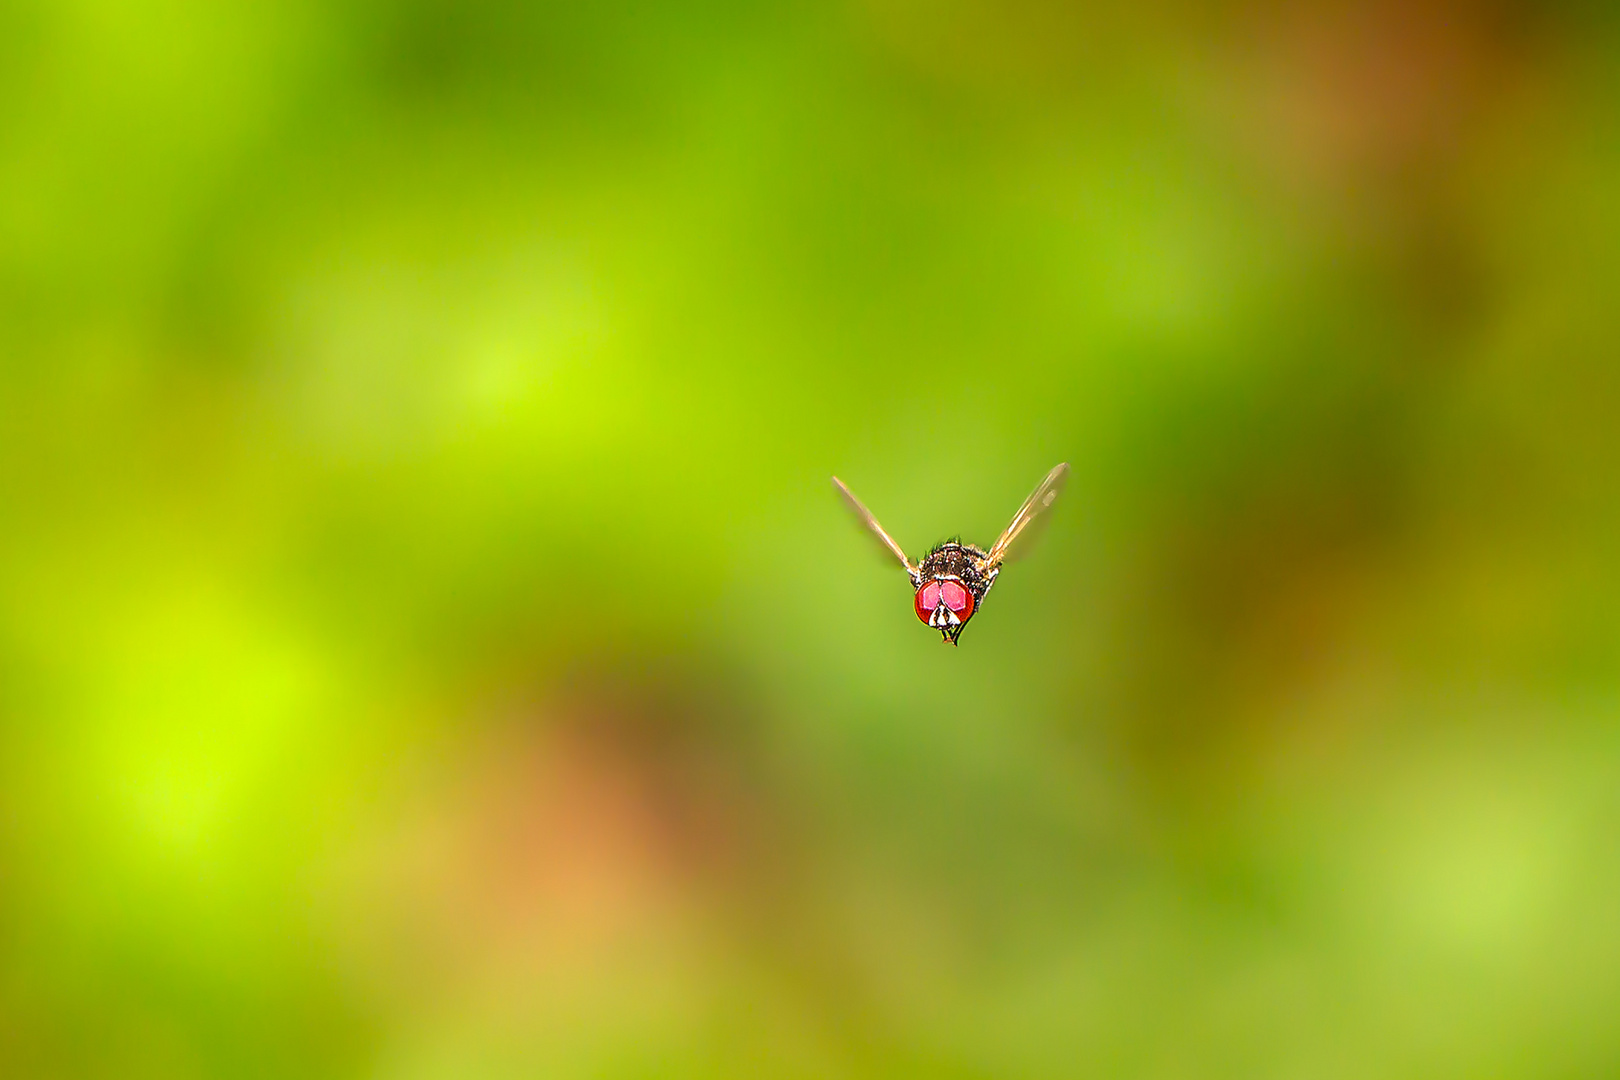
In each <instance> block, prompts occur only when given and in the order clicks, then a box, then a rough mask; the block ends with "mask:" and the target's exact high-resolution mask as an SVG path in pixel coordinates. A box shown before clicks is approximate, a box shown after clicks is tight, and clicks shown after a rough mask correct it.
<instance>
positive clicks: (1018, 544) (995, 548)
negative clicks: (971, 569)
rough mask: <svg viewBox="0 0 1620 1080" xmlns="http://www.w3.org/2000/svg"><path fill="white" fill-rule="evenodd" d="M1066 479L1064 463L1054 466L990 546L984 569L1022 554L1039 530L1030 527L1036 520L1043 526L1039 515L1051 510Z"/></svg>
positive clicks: (1066, 472) (1066, 467) (1067, 476)
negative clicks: (1005, 529) (1004, 530)
mask: <svg viewBox="0 0 1620 1080" xmlns="http://www.w3.org/2000/svg"><path fill="white" fill-rule="evenodd" d="M1068 479H1069V465H1068V463H1067V462H1065V463H1063V464H1062V465H1057V466H1054V467H1053V469H1052V471H1051V472H1049V473H1047V474H1046V479H1044V480H1042V481H1041V482H1040V484H1038V485H1037V486H1036V488H1035V490H1034V491H1032V492H1030V493H1029V498H1027V499H1025V500H1024V505H1023V506H1020V507H1019V508H1018V513H1016V514H1014V515H1013V519H1012V524H1011V525H1008V526H1007V531H1006V532H1004V533H1002V534H1001V538H1000V539H998V540H997V541H996V542H995V544H993V545H992V546H991V548H990V552H989V554H987V555H986V556H985V557H984V565H985V566H987V567H993V566H999V565H1000V564H1001V563H1003V562H1005V561H1007V559H1009V558H1016V557H1017V556H1018V555H1019V554H1020V553H1021V552H1024V551H1027V550H1028V545H1029V541H1030V540H1031V538H1033V537H1034V535H1035V533H1036V532H1038V531H1039V530H1038V529H1032V528H1031V527H1030V526H1031V525H1032V524H1034V523H1035V522H1036V521H1038V520H1041V521H1042V523H1043V524H1044V520H1043V519H1041V514H1042V513H1043V512H1044V511H1046V510H1050V509H1051V508H1052V504H1053V503H1055V502H1057V497H1058V495H1059V494H1061V493H1062V491H1063V484H1064V481H1066V480H1068Z"/></svg>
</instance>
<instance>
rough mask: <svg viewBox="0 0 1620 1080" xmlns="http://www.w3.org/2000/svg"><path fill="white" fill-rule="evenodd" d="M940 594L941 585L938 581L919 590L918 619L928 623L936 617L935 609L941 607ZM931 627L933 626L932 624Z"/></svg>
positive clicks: (917, 601)
mask: <svg viewBox="0 0 1620 1080" xmlns="http://www.w3.org/2000/svg"><path fill="white" fill-rule="evenodd" d="M939 593H940V583H939V582H937V581H930V582H929V583H928V584H926V585H924V586H923V587H922V588H920V589H918V590H917V599H916V607H917V618H919V619H921V620H922V621H923V622H928V620H929V619H931V618H933V617H934V609H935V608H937V607H939ZM930 625H932V624H931V623H930Z"/></svg>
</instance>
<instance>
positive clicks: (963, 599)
mask: <svg viewBox="0 0 1620 1080" xmlns="http://www.w3.org/2000/svg"><path fill="white" fill-rule="evenodd" d="M939 595H940V599H942V600H944V601H945V606H946V607H948V608H950V609H951V613H952V614H954V615H955V616H956V617H957V618H958V619H961V620H962V621H963V622H966V621H967V617H968V616H969V615H971V614H973V594H972V593H970V592H968V591H967V590H966V589H964V588H963V587H962V586H961V585H959V584H957V583H956V582H954V581H942V582H940V583H939Z"/></svg>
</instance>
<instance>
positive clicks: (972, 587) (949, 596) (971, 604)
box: [832, 464, 1069, 645]
mask: <svg viewBox="0 0 1620 1080" xmlns="http://www.w3.org/2000/svg"><path fill="white" fill-rule="evenodd" d="M1068 477H1069V466H1068V465H1067V464H1062V465H1058V466H1056V467H1054V468H1053V469H1052V471H1051V472H1049V473H1047V474H1046V478H1045V479H1044V480H1042V481H1041V482H1040V483H1039V484H1038V485H1036V487H1035V490H1034V491H1032V492H1030V494H1029V498H1027V499H1025V500H1024V505H1022V506H1020V507H1019V508H1018V513H1016V514H1014V515H1013V519H1012V523H1011V524H1010V525H1008V526H1007V528H1006V529H1005V530H1004V531H1003V532H1002V534H1001V536H1000V537H999V538H998V539H997V540H996V542H995V543H994V544H991V545H990V550H989V551H985V550H982V549H981V548H979V547H976V546H975V545H973V544H964V543H961V542H960V541H957V540H948V541H946V542H945V543H943V544H938V545H936V546H935V547H934V549H933V550H932V551H930V552H929V553H928V554H927V555H925V556H923V558H922V561H920V562H916V563H913V562H912V561H911V560H910V559H908V558H907V557H906V553H905V551H903V550H902V549H901V547H900V545H899V544H897V543H895V542H894V538H893V537H892V536H890V535H889V534H888V533H887V532H885V531H884V529H883V526H882V525H879V524H878V521H877V518H875V517H873V516H872V512H871V511H870V510H868V509H867V508H866V507H865V505H864V504H862V502H861V500H859V499H857V498H856V497H855V494H854V493H853V492H852V491H850V490H849V488H847V487H845V486H844V482H843V481H842V480H840V479H838V477H836V476H835V477H833V478H832V482H833V486H834V487H836V488H837V489H838V492H839V494H841V495H842V496H843V497H844V501H845V503H847V504H848V505H849V508H850V510H851V511H853V512H854V514H855V516H856V517H857V518H859V519H860V521H861V524H863V525H865V526H866V527H867V528H868V529H870V530H871V531H872V535H873V536H875V537H877V539H878V542H879V543H881V544H882V545H883V547H884V548H885V550H887V551H888V553H889V554H890V555H892V556H894V557H895V558H896V559H899V560H900V565H901V566H903V567H905V569H906V574H907V575H908V576H909V577H910V578H911V587H912V588H913V589H915V590H916V595H915V596H914V597H913V598H912V609H913V610H914V611H916V613H917V618H919V619H921V620H922V621H923V622H924V623H926V624H928V625H929V626H931V627H933V628H934V629H935V630H938V631H939V633H940V640H942V641H948V642H950V643H951V644H952V645H955V644H956V639H957V638H959V637H961V636H962V629H963V627H965V626H967V623H968V620H969V619H971V618H973V615H974V613H975V612H977V611H978V610H979V608H980V606H981V605H982V604H983V603H984V598H985V594H987V593H988V592H989V591H990V586H992V585H994V584H995V583H996V575H998V574H1000V573H1001V565H1002V563H1004V562H1006V561H1008V559H1009V558H1014V557H1016V556H1017V555H1018V554H1020V553H1022V551H1023V550H1024V549H1025V546H1026V545H1027V544H1028V543H1029V539H1030V537H1031V536H1032V535H1033V530H1031V529H1030V525H1031V523H1033V522H1034V521H1035V520H1036V519H1037V518H1039V517H1040V515H1041V514H1042V513H1043V512H1044V511H1046V510H1049V509H1050V508H1051V506H1052V504H1053V503H1054V502H1056V501H1057V497H1058V494H1059V493H1060V492H1061V491H1062V490H1063V483H1064V481H1065V480H1067V479H1068Z"/></svg>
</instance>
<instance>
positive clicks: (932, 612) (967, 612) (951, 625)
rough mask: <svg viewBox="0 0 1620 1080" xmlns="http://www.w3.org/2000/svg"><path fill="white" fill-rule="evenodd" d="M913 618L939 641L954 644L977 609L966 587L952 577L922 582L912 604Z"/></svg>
mask: <svg viewBox="0 0 1620 1080" xmlns="http://www.w3.org/2000/svg"><path fill="white" fill-rule="evenodd" d="M912 605H913V607H914V608H915V609H916V611H917V618H919V619H921V620H922V621H923V622H925V623H927V624H928V625H929V626H932V627H933V628H934V629H935V630H938V631H939V633H940V640H942V641H948V642H950V643H951V644H952V645H955V644H956V639H957V638H958V637H960V636H961V634H962V628H963V627H964V626H966V625H967V621H968V620H969V619H971V618H973V609H974V608H975V607H977V606H978V604H977V602H976V601H975V600H974V597H973V594H972V593H971V592H969V591H968V588H967V586H965V585H963V584H962V582H961V581H960V580H958V579H956V578H948V577H947V578H936V579H935V580H932V581H925V582H923V585H922V588H920V589H918V590H917V596H916V598H915V599H914V600H913V601H912Z"/></svg>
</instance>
